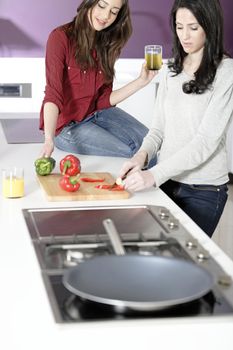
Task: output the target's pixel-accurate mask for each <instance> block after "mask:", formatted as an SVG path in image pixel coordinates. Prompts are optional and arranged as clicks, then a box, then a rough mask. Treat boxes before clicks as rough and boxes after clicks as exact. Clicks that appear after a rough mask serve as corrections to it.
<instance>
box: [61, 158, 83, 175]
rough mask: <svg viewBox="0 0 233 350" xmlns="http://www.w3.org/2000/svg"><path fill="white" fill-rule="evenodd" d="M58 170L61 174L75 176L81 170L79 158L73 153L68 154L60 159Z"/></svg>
mask: <svg viewBox="0 0 233 350" xmlns="http://www.w3.org/2000/svg"><path fill="white" fill-rule="evenodd" d="M60 170H61V173H62V175H70V176H75V175H77V174H79V173H80V171H81V164H80V160H79V159H78V158H77V157H75V156H74V155H73V154H68V155H67V156H66V157H65V158H63V159H62V160H61V161H60Z"/></svg>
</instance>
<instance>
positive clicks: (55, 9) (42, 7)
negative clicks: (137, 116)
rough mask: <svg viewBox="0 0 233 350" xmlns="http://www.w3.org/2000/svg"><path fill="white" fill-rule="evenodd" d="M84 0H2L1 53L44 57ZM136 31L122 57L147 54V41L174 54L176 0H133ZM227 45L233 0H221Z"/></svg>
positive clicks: (231, 40)
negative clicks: (171, 15) (171, 16)
mask: <svg viewBox="0 0 233 350" xmlns="http://www.w3.org/2000/svg"><path fill="white" fill-rule="evenodd" d="M80 2H81V0H68V1H67V0H66V1H65V0H20V1H19V0H0V57H43V56H44V52H45V43H46V40H47V37H48V34H49V32H50V31H51V30H52V29H53V28H54V27H56V26H58V25H60V24H62V23H65V22H68V21H70V20H71V19H72V18H73V17H74V16H75V14H76V9H77V7H78V4H79V3H80ZM130 2H131V14H132V22H133V29H134V31H133V35H132V37H131V38H130V40H129V42H128V44H127V46H126V47H125V48H124V50H123V52H122V57H133V58H140V57H143V47H144V45H145V44H151V43H156V44H162V45H163V48H164V57H169V56H170V55H171V35H170V29H169V23H168V14H169V11H170V8H171V5H172V4H173V0H166V1H161V0H157V1H156V0H131V1H130ZM221 4H222V7H223V10H224V15H225V46H226V49H227V50H228V51H229V52H230V53H231V54H232V56H233V36H232V33H233V21H232V18H231V14H232V13H233V1H232V0H221Z"/></svg>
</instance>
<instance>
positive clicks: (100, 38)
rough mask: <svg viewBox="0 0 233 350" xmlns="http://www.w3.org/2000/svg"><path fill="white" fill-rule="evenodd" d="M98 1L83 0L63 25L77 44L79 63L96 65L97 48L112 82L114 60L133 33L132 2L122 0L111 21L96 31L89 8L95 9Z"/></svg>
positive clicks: (76, 53) (98, 55) (76, 52)
mask: <svg viewBox="0 0 233 350" xmlns="http://www.w3.org/2000/svg"><path fill="white" fill-rule="evenodd" d="M98 2H99V0H84V1H83V2H82V3H81V4H80V6H79V7H78V9H77V15H76V17H75V18H74V19H73V21H72V22H70V23H68V24H67V25H65V26H64V29H65V32H66V34H67V35H68V37H69V38H70V40H71V41H72V43H73V45H74V49H75V53H74V54H75V59H76V62H77V64H79V65H80V66H81V67H82V68H83V69H88V68H92V67H95V66H96V60H95V57H93V50H95V51H96V55H97V60H98V64H99V66H100V68H101V69H102V70H103V73H104V75H105V79H106V81H109V82H110V81H112V80H113V77H114V64H115V61H116V59H117V58H118V57H119V56H120V53H121V50H122V48H123V47H124V45H125V44H126V42H127V41H128V39H129V38H130V36H131V34H132V24H131V18H130V10H129V3H128V0H122V7H121V9H120V11H119V13H118V15H117V18H116V20H115V21H114V22H113V23H112V25H111V26H109V27H108V28H106V29H103V30H101V31H95V30H94V29H93V28H92V26H91V25H90V22H89V19H88V11H89V10H90V11H92V9H93V7H94V6H95V5H96V4H97V3H98Z"/></svg>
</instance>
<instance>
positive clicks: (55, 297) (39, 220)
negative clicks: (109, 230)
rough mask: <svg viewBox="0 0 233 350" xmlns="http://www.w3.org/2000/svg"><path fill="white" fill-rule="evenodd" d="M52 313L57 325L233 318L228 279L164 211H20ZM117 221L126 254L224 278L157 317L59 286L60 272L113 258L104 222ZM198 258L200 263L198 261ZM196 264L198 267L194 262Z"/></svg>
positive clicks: (230, 287)
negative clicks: (183, 262) (187, 264)
mask: <svg viewBox="0 0 233 350" xmlns="http://www.w3.org/2000/svg"><path fill="white" fill-rule="evenodd" d="M23 213H24V217H25V220H26V224H27V226H28V229H29V232H30V236H31V239H32V242H33V245H34V248H35V252H36V255H37V258H38V260H39V263H40V267H41V273H42V277H43V281H44V284H45V287H46V291H47V294H48V297H49V301H50V304H51V308H52V311H53V314H54V317H55V321H56V322H58V323H75V322H86V321H104V320H105V321H110V320H129V319H142V318H146V319H148V318H165V317H198V316H208V317H211V316H221V315H227V314H229V315H232V314H233V302H229V298H226V297H225V291H226V292H229V289H230V291H231V293H232V284H231V281H230V279H229V278H228V277H229V276H225V275H224V271H223V270H221V268H220V266H219V265H218V264H217V263H216V262H215V261H214V260H213V259H212V258H211V257H210V256H208V253H207V252H206V251H205V250H204V249H202V247H201V246H200V244H199V243H198V242H196V240H194V239H193V238H192V236H191V235H190V234H189V233H188V232H187V231H186V230H185V229H184V228H183V227H182V226H181V225H180V224H179V223H178V221H177V220H176V219H175V218H174V217H172V215H171V214H170V213H169V212H168V211H167V210H166V209H164V208H162V207H155V206H153V207H147V206H134V207H129V206H127V207H113V208H112V207H107V208H71V209H70V210H69V209H67V208H60V209H59V208H54V210H51V209H48V210H44V209H43V210H41V209H24V210H23ZM106 217H111V218H112V219H113V220H114V221H117V223H118V228H119V231H120V236H121V240H122V242H123V244H124V246H125V249H126V252H127V253H134V254H135V253H136V254H141V255H153V256H154V255H157V256H165V257H169V258H172V257H176V258H177V257H178V258H182V259H187V260H192V261H194V260H195V262H196V263H198V264H203V266H204V267H205V268H208V269H209V270H211V271H213V272H214V273H216V274H217V275H221V276H223V277H224V278H223V279H221V281H222V282H223V283H222V285H220V284H217V283H216V285H215V286H214V288H213V289H212V290H211V291H210V292H209V293H208V294H206V295H205V296H203V297H202V298H199V299H197V300H195V301H192V302H189V303H185V304H182V305H178V306H173V307H169V308H166V309H163V310H157V311H153V312H152V311H146V312H139V311H132V310H131V311H130V310H128V309H122V310H120V309H119V308H118V309H117V308H116V307H113V306H110V305H105V304H100V303H97V302H93V301H87V300H85V299H82V298H80V297H78V296H76V295H74V294H72V293H71V292H70V291H68V290H67V289H66V288H65V286H64V285H63V283H62V277H63V273H64V271H65V270H66V269H67V268H69V267H73V266H77V265H79V264H82V263H83V261H85V260H86V259H91V258H92V257H93V256H96V255H109V254H114V252H113V249H112V246H111V242H110V240H109V238H108V235H107V234H106V232H104V229H103V227H102V221H103V219H104V218H106ZM197 256H199V257H201V258H200V259H199V260H197V259H196V257H197ZM196 260H197V261H196Z"/></svg>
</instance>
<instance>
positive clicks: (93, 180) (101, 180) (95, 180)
mask: <svg viewBox="0 0 233 350" xmlns="http://www.w3.org/2000/svg"><path fill="white" fill-rule="evenodd" d="M80 180H82V181H83V182H104V181H105V179H94V178H91V177H81V179H80Z"/></svg>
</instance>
